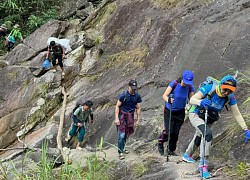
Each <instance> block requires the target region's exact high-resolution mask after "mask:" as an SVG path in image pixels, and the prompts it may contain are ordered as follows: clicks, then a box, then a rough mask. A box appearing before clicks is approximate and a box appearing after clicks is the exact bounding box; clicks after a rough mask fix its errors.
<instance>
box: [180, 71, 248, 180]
mask: <svg viewBox="0 0 250 180" xmlns="http://www.w3.org/2000/svg"><path fill="white" fill-rule="evenodd" d="M212 87H213V85H212V84H208V85H205V86H203V87H201V88H200V89H199V91H198V92H197V93H196V94H195V95H194V96H193V97H192V98H191V99H190V104H193V105H192V107H191V108H190V110H189V120H190V122H191V124H192V125H193V126H194V128H195V129H196V132H195V134H194V137H193V140H192V141H191V142H190V144H189V146H188V148H187V150H186V152H185V154H184V155H183V157H182V159H183V160H184V161H186V162H189V163H192V162H195V160H194V159H193V158H192V155H193V153H194V151H195V150H196V149H197V148H198V147H199V146H200V163H199V166H198V169H199V171H200V172H201V174H202V176H203V177H202V178H205V179H206V178H210V177H211V175H210V173H209V172H208V162H207V159H208V157H209V150H210V147H211V141H212V139H213V136H212V131H211V129H210V127H211V125H212V124H213V122H215V121H217V120H218V119H219V114H218V113H219V112H220V111H221V110H222V108H223V107H224V106H225V104H226V103H227V104H228V105H229V106H230V107H231V110H232V113H233V115H234V117H235V119H236V120H237V122H238V123H239V125H240V126H241V127H242V129H244V131H245V135H246V139H245V142H247V141H248V140H249V139H250V131H249V130H248V128H247V125H246V123H245V121H244V119H243V117H242V115H241V113H240V111H239V109H238V106H237V101H236V98H235V96H234V94H233V92H235V90H236V87H237V80H236V79H235V78H234V77H233V76H229V75H227V76H225V77H223V78H222V79H221V80H220V82H219V84H218V85H217V86H216V89H215V90H212ZM211 91H213V92H214V93H212V94H211V96H210V97H209V96H207V95H208V94H209V93H210V92H211ZM205 108H206V109H207V110H208V117H207V126H205V121H204V119H205V118H204V117H205ZM205 127H206V128H205ZM205 129H206V131H205ZM204 132H206V135H205V142H203V138H202V137H203V134H204ZM204 143H205V144H204ZM204 145H205V147H204ZM204 152H205V153H204Z"/></svg>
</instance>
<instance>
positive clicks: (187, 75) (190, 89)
mask: <svg viewBox="0 0 250 180" xmlns="http://www.w3.org/2000/svg"><path fill="white" fill-rule="evenodd" d="M193 78H194V74H193V72H192V71H190V70H185V71H184V72H183V73H182V76H181V77H180V78H179V79H177V80H173V81H171V82H170V83H169V85H168V87H167V89H166V91H165V92H164V94H163V96H162V97H163V99H164V100H165V105H164V130H163V131H162V134H161V135H160V137H159V139H158V151H159V153H160V154H161V155H164V142H167V141H168V135H169V132H168V131H169V118H170V106H171V104H172V113H171V123H170V139H169V147H168V154H169V155H176V153H175V150H176V144H177V141H178V136H179V131H180V129H181V126H182V124H183V123H184V119H185V106H186V103H187V100H188V98H189V99H190V98H191V97H192V96H193V95H194V91H195V88H194V86H193ZM170 94H172V95H173V96H172V97H173V98H170V97H169V95H170Z"/></svg>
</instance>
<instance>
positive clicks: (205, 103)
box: [201, 99, 211, 109]
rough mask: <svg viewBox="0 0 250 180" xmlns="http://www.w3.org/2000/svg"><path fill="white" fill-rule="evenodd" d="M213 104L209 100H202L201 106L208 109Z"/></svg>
mask: <svg viewBox="0 0 250 180" xmlns="http://www.w3.org/2000/svg"><path fill="white" fill-rule="evenodd" d="M210 104H211V101H210V100H208V99H202V101H201V106H202V107H204V108H205V109H206V107H207V106H209V105H210Z"/></svg>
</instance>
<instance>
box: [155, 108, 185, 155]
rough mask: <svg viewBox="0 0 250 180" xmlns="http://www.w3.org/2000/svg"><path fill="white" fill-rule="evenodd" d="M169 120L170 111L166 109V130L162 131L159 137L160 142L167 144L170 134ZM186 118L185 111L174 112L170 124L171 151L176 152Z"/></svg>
mask: <svg viewBox="0 0 250 180" xmlns="http://www.w3.org/2000/svg"><path fill="white" fill-rule="evenodd" d="M169 118H170V110H169V109H167V108H165V109H164V124H165V125H164V130H163V131H162V134H161V136H160V137H159V142H162V143H164V142H167V141H168V134H169V132H168V131H169ZM184 118H185V109H182V110H179V111H172V118H171V123H170V140H169V150H170V151H172V152H173V151H175V150H176V144H177V141H178V136H179V132H180V129H181V126H182V124H183V123H184Z"/></svg>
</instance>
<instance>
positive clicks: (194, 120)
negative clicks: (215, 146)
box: [186, 113, 213, 156]
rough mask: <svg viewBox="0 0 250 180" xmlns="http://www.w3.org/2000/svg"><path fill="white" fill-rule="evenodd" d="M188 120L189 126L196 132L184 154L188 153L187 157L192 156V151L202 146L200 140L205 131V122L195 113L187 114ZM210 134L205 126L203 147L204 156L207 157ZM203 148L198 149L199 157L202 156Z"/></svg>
mask: <svg viewBox="0 0 250 180" xmlns="http://www.w3.org/2000/svg"><path fill="white" fill-rule="evenodd" d="M189 119H190V122H191V124H192V125H193V127H194V128H195V130H196V133H195V135H194V137H193V140H192V141H191V143H190V144H189V146H188V148H187V150H186V153H188V154H189V155H192V154H193V153H194V151H195V150H196V149H197V148H198V147H199V146H200V145H202V144H203V140H202V134H203V133H204V130H205V122H204V120H203V119H201V118H199V116H198V115H197V114H195V113H190V114H189ZM212 138H213V137H212V132H211V130H210V128H209V126H207V132H206V147H205V152H206V154H205V156H208V155H209V148H210V146H211V140H212ZM203 151H204V148H203V147H201V148H200V156H201V155H202V154H203Z"/></svg>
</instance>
